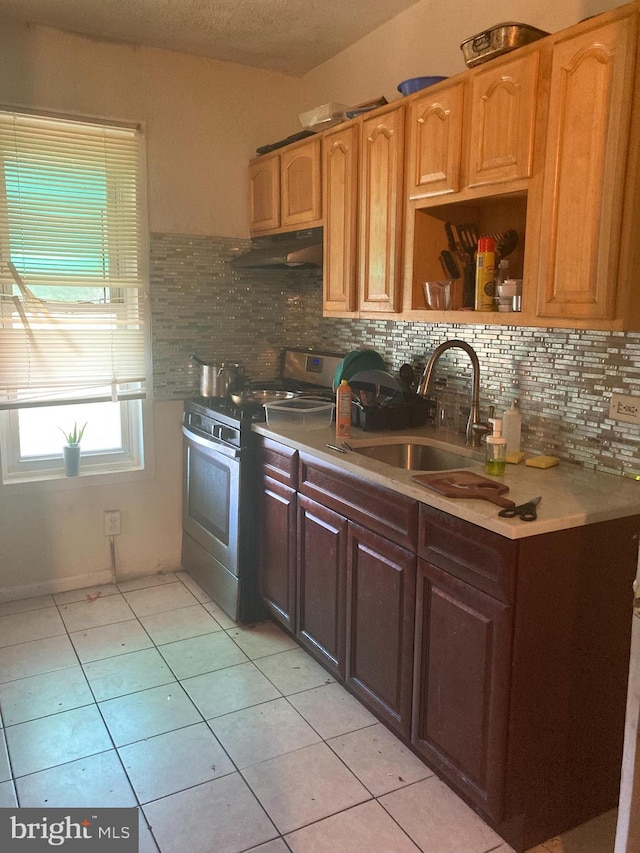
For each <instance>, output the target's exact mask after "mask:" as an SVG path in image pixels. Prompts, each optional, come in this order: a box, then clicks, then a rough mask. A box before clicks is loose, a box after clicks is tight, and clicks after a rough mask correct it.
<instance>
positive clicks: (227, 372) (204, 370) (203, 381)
mask: <svg viewBox="0 0 640 853" xmlns="http://www.w3.org/2000/svg"><path fill="white" fill-rule="evenodd" d="M191 358H192V359H193V360H194V361H195V362H197V364H198V365H199V366H200V396H201V397H219V398H221V399H222V398H224V397H227V396H228V395H229V394H231V393H232V392H236V391H241V390H242V387H243V385H244V368H243V367H242V365H241V364H237V363H236V362H232V361H221V362H220V363H219V364H211V363H209V362H206V361H202V360H201V359H199V358H198V356H197V355H192V356H191Z"/></svg>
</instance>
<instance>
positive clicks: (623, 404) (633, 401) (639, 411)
mask: <svg viewBox="0 0 640 853" xmlns="http://www.w3.org/2000/svg"><path fill="white" fill-rule="evenodd" d="M609 417H610V418H613V420H614V421H625V422H626V423H629V424H640V397H631V396H629V395H627V394H613V395H612V396H611V405H610V406H609Z"/></svg>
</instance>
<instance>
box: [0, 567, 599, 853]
mask: <svg viewBox="0 0 640 853" xmlns="http://www.w3.org/2000/svg"><path fill="white" fill-rule="evenodd" d="M0 711H1V722H2V728H0V806H15V805H20V806H33V807H42V806H45V805H49V806H62V807H88V806H96V807H107V806H140V807H141V817H142V818H143V819H142V820H141V844H140V851H141V853H158V851H160V853H241V851H249V850H251V851H261V853H286V851H293V853H325V851H326V853H329V851H331V853H333V851H336V850H338V851H340V853H418V851H423V853H488V851H494V853H509V851H511V848H510V847H509V846H508V845H507V844H505V842H504V841H503V840H502V839H501V838H500V837H499V836H498V835H496V834H495V833H494V832H493V830H491V829H490V828H489V827H488V826H487V825H486V824H484V823H483V822H482V821H481V820H480V818H479V817H478V816H477V815H476V814H475V813H474V812H473V811H472V810H471V809H470V808H468V806H467V805H466V804H465V803H463V802H462V800H460V799H459V798H458V797H457V796H456V795H455V794H454V793H453V792H452V791H451V790H450V789H449V788H448V787H447V786H446V785H444V784H443V783H442V782H441V781H440V780H439V779H438V778H437V777H436V776H435V775H434V774H433V773H432V772H431V771H430V770H429V768H428V767H426V766H425V765H424V764H423V763H422V762H421V761H419V760H418V759H417V758H416V757H415V756H414V755H413V754H412V753H411V752H410V751H409V750H408V749H406V747H405V746H403V744H401V743H400V741H398V740H397V739H396V738H395V737H394V736H393V735H392V734H391V733H390V732H389V731H388V730H387V729H386V728H385V727H384V726H382V725H381V724H380V723H378V722H377V720H376V719H375V718H374V717H373V716H372V715H371V714H370V713H369V712H368V711H367V710H366V709H365V708H364V707H363V706H362V705H361V704H360V703H359V702H358V701H357V700H355V699H354V698H353V697H352V696H351V695H350V694H349V693H347V691H345V690H344V689H343V688H342V687H341V686H340V685H339V684H337V683H336V682H335V681H334V679H333V678H331V676H330V675H328V673H327V672H326V671H325V670H324V669H322V668H321V667H320V666H319V665H318V664H317V663H316V662H315V661H314V660H312V658H311V657H309V655H307V654H306V652H305V651H303V650H302V649H300V648H299V647H298V646H297V644H296V643H295V642H294V641H293V640H292V639H291V638H290V637H288V636H287V635H286V634H285V633H284V632H283V631H281V630H280V629H279V628H278V627H277V626H276V625H275V624H273V623H271V622H263V623H260V624H258V625H255V626H238V625H236V624H235V623H233V622H232V620H230V619H229V617H228V616H226V615H225V614H224V613H223V612H222V611H221V610H220V609H219V608H218V607H217V606H216V605H215V604H214V603H213V602H212V601H211V600H210V599H209V597H208V596H207V595H206V594H205V593H203V591H202V590H201V589H200V588H199V587H198V585H197V584H196V583H195V582H194V581H193V580H192V578H191V577H190V576H189V575H188V574H186V573H184V572H177V573H175V574H164V575H154V576H152V577H148V578H142V579H139V580H135V581H127V582H126V583H121V584H117V585H116V584H108V585H105V586H101V587H92V588H89V589H82V590H77V591H73V592H65V593H62V594H59V595H54V596H48V595H44V596H38V597H37V598H31V599H24V600H22V601H13V602H7V603H4V604H0ZM614 834H615V812H610V813H609V814H607V815H604V816H602V817H601V818H599V819H597V820H596V821H592V822H591V823H590V824H586V825H585V826H583V827H579V828H578V829H576V830H574V831H573V832H570V833H567V835H565V836H562V837H561V838H554V839H550V840H549V841H548V842H546V843H545V844H544V845H540V846H539V847H537V848H535V853H611V851H613V843H614V842H613V839H614Z"/></svg>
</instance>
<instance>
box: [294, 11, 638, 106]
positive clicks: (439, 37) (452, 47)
mask: <svg viewBox="0 0 640 853" xmlns="http://www.w3.org/2000/svg"><path fill="white" fill-rule="evenodd" d="M620 5H622V3H620V2H616V0H561V2H558V0H536V2H535V3H531V0H473V2H469V0H446V2H443V0H437V1H436V0H422V2H420V3H417V4H416V5H415V6H412V7H411V8H409V9H407V10H406V11H405V12H403V13H401V14H400V15H398V16H397V17H395V18H394V19H393V20H392V21H390V22H389V23H388V24H384V25H383V26H382V27H380V28H379V29H377V30H376V31H375V32H373V33H371V35H369V36H367V37H366V38H364V39H362V40H361V41H359V42H358V43H357V44H355V45H353V46H352V47H350V48H347V50H345V51H343V52H342V53H341V54H339V55H338V56H336V57H334V58H333V59H330V60H329V61H328V62H325V63H324V64H323V65H320V66H318V68H316V69H314V70H313V71H311V72H310V73H309V74H307V75H306V76H305V77H304V78H303V80H302V84H303V91H302V95H301V102H302V106H301V108H302V109H303V110H307V109H311V108H312V107H314V106H317V105H319V104H324V103H331V102H335V103H343V104H349V105H353V104H359V103H363V102H365V101H368V100H370V99H372V98H377V97H379V96H380V95H384V97H385V98H386V99H387V100H388V101H392V100H395V99H396V98H398V97H400V95H399V93H398V91H397V88H396V87H397V85H398V83H400V82H401V81H402V80H406V79H408V78H410V77H420V76H422V75H428V74H439V75H445V76H451V75H453V74H458V73H459V72H461V71H464V70H465V65H464V60H463V58H462V51H461V50H460V43H461V42H462V41H464V40H465V39H467V38H469V37H470V36H473V35H475V34H476V33H478V32H481V31H482V30H485V29H486V28H487V27H490V26H493V25H494V24H498V23H501V22H504V21H520V22H522V23H526V24H530V25H531V26H535V27H538V28H539V29H541V30H546V31H547V32H556V31H557V30H561V29H563V28H564V27H568V26H571V25H572V24H575V23H577V22H578V21H580V20H582V19H583V18H586V17H588V16H590V15H595V14H599V13H600V12H604V11H606V10H607V9H613V8H615V7H616V6H620Z"/></svg>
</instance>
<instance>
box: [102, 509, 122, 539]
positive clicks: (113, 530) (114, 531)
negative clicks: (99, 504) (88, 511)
mask: <svg viewBox="0 0 640 853" xmlns="http://www.w3.org/2000/svg"><path fill="white" fill-rule="evenodd" d="M104 535H105V536H119V535H120V510H119V509H105V511H104Z"/></svg>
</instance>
